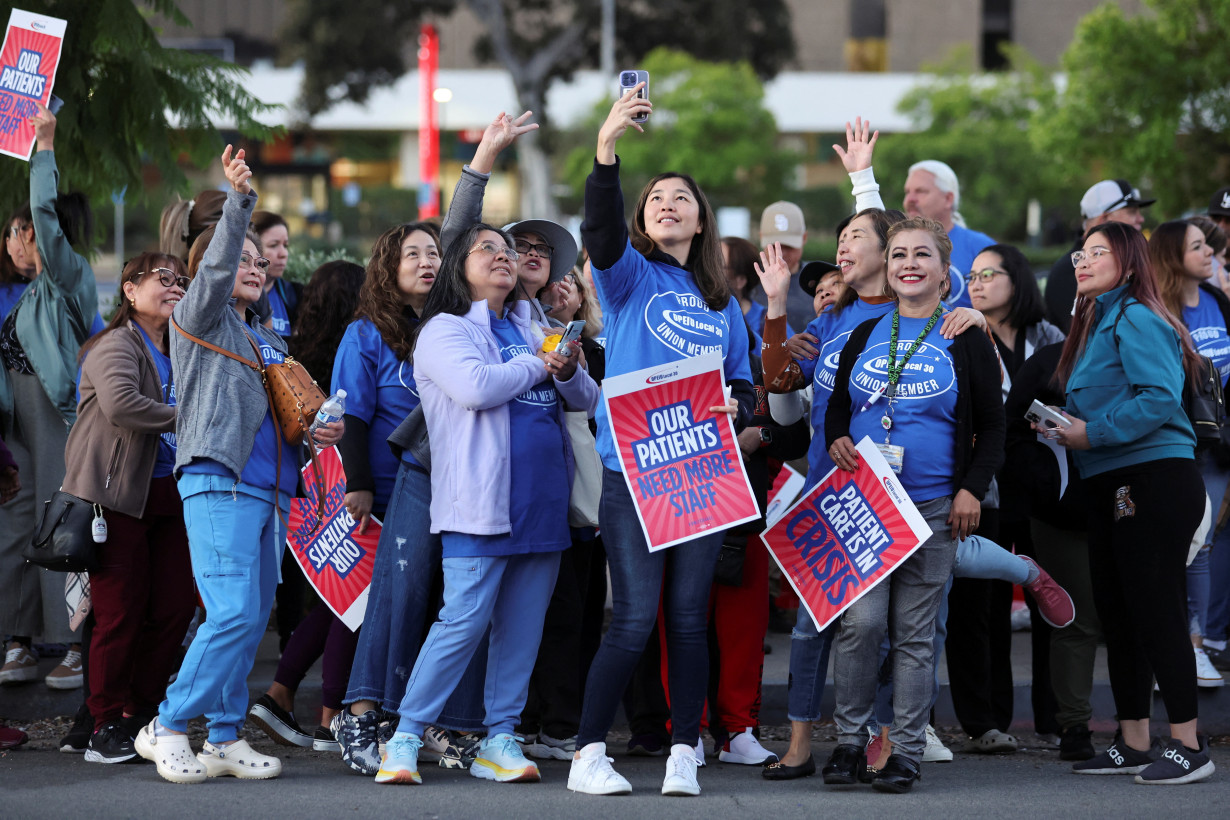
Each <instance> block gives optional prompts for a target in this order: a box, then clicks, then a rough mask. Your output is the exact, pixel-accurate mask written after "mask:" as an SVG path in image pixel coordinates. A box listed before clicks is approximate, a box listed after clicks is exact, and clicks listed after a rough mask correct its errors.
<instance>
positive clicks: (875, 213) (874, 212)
mask: <svg viewBox="0 0 1230 820" xmlns="http://www.w3.org/2000/svg"><path fill="white" fill-rule="evenodd" d="M860 216H869V217H871V229H872V230H873V231H875V234H876V239H879V240H880V250H881V252H883V251H886V250H888V229H889V228H891V227H892V226H894V225H896V224H897V223H898V222H904V221H905V220H906V215H905V213H904V212H903V211H898V210H897V209H896V208H891V209H889V210H881V209H880V208H864V209H863V210H861V211H859V212H858V213H856V214H851V215H850V216H848V217H846V218H845V219H843V220H842V221H841V223H840V224H839V225H838V226H837V240H838V244H840V242H841V232H842V231H844V230H845V229H846V228H847V227H849V225H850V223H851V222H853V221H854V220H856V219H858V218H859V217H860ZM887 266H888V263H887V262H885V269H886V270H887ZM843 281H844V279H843ZM886 287H887V285H886ZM857 299H858V294H857V293H855V292H854V288H852V287H848V286H847V287H846V288H845V289H844V290H842V292H841V295H840V296H838V297H837V301H836V302H834V303H833V308H832V310H833V313H835V314H836V313H841V312H842V311H843V310H845V309H846V308H848V307H850V305H852V304H854V302H855V301H856V300H857Z"/></svg>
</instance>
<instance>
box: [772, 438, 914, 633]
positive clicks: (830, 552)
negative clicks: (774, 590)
mask: <svg viewBox="0 0 1230 820" xmlns="http://www.w3.org/2000/svg"><path fill="white" fill-rule="evenodd" d="M857 449H858V454H859V461H858V470H857V471H856V472H854V473H847V472H846V471H845V470H839V469H837V468H833V469H832V470H831V471H830V472H829V474H828V475H827V476H825V477H824V480H823V481H821V482H820V483H819V484H817V485H816V486H815V487H813V488H812V490H811V492H809V493H807V494H806V495H804V496H803V497H802V498H801V499H799V501H798V503H797V504H795V505H794V506H793V507H791V508H790V509H789V510H787V511H786V513H785V515H783V516H782V517H781V518H780V519H778V521H777V523H776V524H774V525H773V526H771V527H769V529H767V530H765V531H764V532H763V533H761V534H760V538H761V540H762V541H764V544H765V547H767V548H768V550H769V554H770V555H772V556H773V559H774V560H775V561H777V563H778V565H779V566H780V567H781V568H782V574H783V575H785V576H786V578H787V579H788V580H789V581H790V585H791V586H792V587H794V590H795V592H797V593H798V595H799V600H800V601H801V602H802V604H803V606H805V607H807V611H808V613H809V614H810V615H811V617H812V620H813V621H815V622H816V627H817V628H818V629H824V628H825V627H826V626H828V625H829V624H830V623H832V622H833V621H834V620H835V619H836V618H837V616H838V615H840V614H841V613H842V612H843V611H845V609H846V608H847V607H849V606H850V604H852V603H854V602H855V601H857V600H858V599H859V598H861V597H863V596H864V595H866V594H867V592H868V591H870V590H871V589H872V588H873V587H875V585H876V584H878V583H880V582H881V581H883V580H884V579H885V578H887V577H888V575H889V573H891V572H892V571H893V570H894V569H895V568H896V567H897V565H898V564H900V563H901V562H902V561H904V560H905V559H907V558H909V557H910V555H912V554H913V553H914V550H916V549H918V547H919V545H920V544H922V543H923V542H924V541H926V540H927V539H928V538H930V537H931V528H930V527H929V526H928V525H927V522H926V520H925V519H923V517H922V515H921V514H920V513H919V512H918V510H917V508H915V506H914V503H913V502H912V501H910V497H909V496H908V495H906V492H905V488H903V487H902V486H901V482H900V481H899V480H898V479H897V476H896V474H894V473H893V471H892V468H891V467H889V466H888V462H887V461H885V460H884V456H882V455H880V451H879V450H878V449H876V446H875V445H874V444H872V443H871V439H869V438H864V439H863V440H862V441H860V442H859V443H858V445H857Z"/></svg>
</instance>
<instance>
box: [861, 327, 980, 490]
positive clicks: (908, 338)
mask: <svg viewBox="0 0 1230 820" xmlns="http://www.w3.org/2000/svg"><path fill="white" fill-rule="evenodd" d="M929 318H930V317H928V318H926V319H910V318H906V317H904V316H903V317H901V326H900V327H901V329H900V332H899V334H898V338H897V362H898V363H900V362H901V360H902V359H903V358H904V357H905V354H906V353H907V352H908V351H909V349H910V348H911V347H912V346H913V345H914V340H915V339H917V338H918V334H919V333H921V332H922V330H923V328H924V327H926V325H927V322H928V320H929ZM892 324H893V323H892V317H891V316H885V317H884V318H882V319H880V321H879V322H878V323H877V324H876V326H875V329H874V330H873V331H872V332H871V336H870V337H869V338H868V339H867V345H866V346H865V347H864V348H863V352H862V354H860V355H859V357H858V361H857V362H856V363H855V365H854V370H853V371H851V373H850V404H851V407H852V408H853V416H852V417H851V419H850V437H851V438H853V439H854V441H855V442H856V443H857V442H858V441H861V440H862V438H863V436H869V437H870V438H871V440H872V441H873V442H874V443H876V444H883V443H884V440H885V437H886V436H888V437H890V440H889V443H890V444H893V445H899V446H901V447H904V448H905V455H904V457H903V459H902V472H901V476H900V478H901V484H902V485H903V486H904V487H905V491H906V492H907V493H909V494H910V499H911V500H912V501H914V502H915V503H919V502H921V501H928V500H930V499H932V498H939V497H940V496H944V495H950V494H951V493H952V479H953V472H954V470H955V469H956V461H955V448H954V445H953V437H954V435H955V433H956V428H957V374H956V371H955V370H954V369H953V364H952V356H951V355H950V354H949V352H948V350H949V348H950V347H951V346H952V342H951V341H950V340H948V339H945V338H944V337H943V336H941V335H940V326H939V323H938V322H937V323H936V325H935V327H933V328H932V329H931V332H930V333H928V334H927V337H926V339H924V340H923V342H922V344H921V345H919V347H918V350H916V351H914V355H913V356H911V357H910V360H909V362H908V363H907V364H906V366H905V370H904V371H903V372H902V374H901V379H900V381H898V382H897V395H896V398H895V399H894V400H893V401H892V402H891V404H892V413H891V418H892V422H893V425H892V429H891V430H888V431H885V429H884V427H883V425H882V419H883V418H884V416H885V414H886V413H887V412H888V411H889V405H890V402H889V399H888V396H882V397H881V398H880V399H879V401H877V402H876V403H875V404H873V405H871V406H870V407H868V408H867V409H866V410H862V409H861V408H862V407H863V405H864V404H865V403H866V402H867V400H868V399H870V398H871V396H872V394H873V393H875V392H876V391H877V390H879V389H880V388H881V387H883V386H884V385H886V384H887V383H888V345H889V339H890V334H891V332H892Z"/></svg>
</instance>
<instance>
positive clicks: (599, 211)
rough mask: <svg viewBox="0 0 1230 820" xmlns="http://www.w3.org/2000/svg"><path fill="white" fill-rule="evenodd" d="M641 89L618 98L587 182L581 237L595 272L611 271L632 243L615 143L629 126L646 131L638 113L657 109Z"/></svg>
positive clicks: (634, 89)
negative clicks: (640, 93) (638, 93)
mask: <svg viewBox="0 0 1230 820" xmlns="http://www.w3.org/2000/svg"><path fill="white" fill-rule="evenodd" d="M639 88H640V86H639V85H638V86H637V87H636V88H633V89H629V90H628V92H627V93H626V94H624V95H623V96H622V97H620V98H619V99H618V100H616V101H615V104H614V105H612V106H611V112H610V113H609V114H607V118H606V121H605V122H604V123H602V128H601V129H599V131H598V149H597V153H596V155H595V157H594V170H593V171H591V172H590V175H589V179H587V180H586V181H585V221H584V222H583V223H581V238H582V240H583V241H584V243H585V249H586V250H588V251H589V258H590V262H591V263H592V265H593V268H594V271H595V273H597V272H599V271H605V270H610V269H611V268H612V267H614V265H615V263H616V262H618V261H619V258H620V257H621V256H623V254H624V251H625V250H626V248H627V244H628V226H627V224H626V223H625V222H624V197H623V191H622V190H621V189H620V187H619V158H618V157H616V156H615V144H616V143H617V142H618V141H619V138H620V137H622V136H623V135H624V133H625V132H626V131H627V130H628V129H629V128H635V129H636V130H637V131H644V129H643V128H641V126H640V124H639V123H635V122H633V121H632V118H633V117H634V116H637V115H639V114H641V113H648V112H649V111H650V109H652V108H653V105H652V103H650V102H649V101H648V100H643V99H639V98H637V97H636V91H637V90H638V89H639Z"/></svg>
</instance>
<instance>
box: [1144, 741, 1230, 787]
mask: <svg viewBox="0 0 1230 820" xmlns="http://www.w3.org/2000/svg"><path fill="white" fill-rule="evenodd" d="M1199 738H1200V748H1199V749H1198V750H1196V751H1192V750H1191V749H1189V748H1187V747H1186V746H1184V745H1183V742H1182V741H1180V740H1175V739H1174V738H1171V740H1170V742H1169V743H1167V744H1166V745H1165V746H1164V747H1163V750H1162V755H1161V757H1159V758H1158V759H1157V760H1155V761H1153V762H1152V763H1150V764H1149V765H1148V766H1146V767H1145V768H1144V770H1143V771H1142V772H1140V774H1138V775H1136V782H1137V783H1141V784H1144V785H1146V786H1178V785H1181V784H1183V783H1195V782H1196V781H1197V780H1204V779H1205V778H1206V777H1208V776H1209V775H1211V774H1213V770H1214V769H1215V768H1216V767H1215V766H1214V765H1213V761H1212V760H1210V759H1209V743H1208V741H1207V740H1206V739H1205V737H1204V735H1199Z"/></svg>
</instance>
